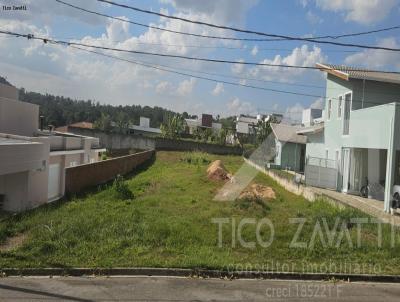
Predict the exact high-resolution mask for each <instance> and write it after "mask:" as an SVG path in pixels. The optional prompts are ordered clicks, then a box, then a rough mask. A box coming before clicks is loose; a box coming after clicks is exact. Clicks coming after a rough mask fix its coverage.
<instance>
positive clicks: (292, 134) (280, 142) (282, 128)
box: [268, 123, 307, 172]
mask: <svg viewBox="0 0 400 302" xmlns="http://www.w3.org/2000/svg"><path fill="white" fill-rule="evenodd" d="M271 129H272V136H273V138H274V139H273V140H269V144H268V145H269V146H273V148H274V149H275V156H274V157H273V159H272V160H271V161H270V162H269V164H268V165H269V167H271V168H272V167H276V168H281V169H287V170H292V171H296V172H303V171H304V164H305V152H306V141H307V139H306V138H305V137H304V136H302V135H298V134H297V131H298V130H299V129H300V127H297V126H291V125H286V124H274V123H271Z"/></svg>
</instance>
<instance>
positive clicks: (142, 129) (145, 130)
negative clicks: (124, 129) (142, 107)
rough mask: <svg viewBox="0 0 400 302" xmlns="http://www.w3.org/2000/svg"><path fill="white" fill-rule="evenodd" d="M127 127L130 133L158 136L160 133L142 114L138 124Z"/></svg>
mask: <svg viewBox="0 0 400 302" xmlns="http://www.w3.org/2000/svg"><path fill="white" fill-rule="evenodd" d="M129 129H130V132H131V133H133V134H139V135H146V136H158V135H160V134H161V130H160V128H152V127H150V119H149V118H147V117H142V116H141V117H140V119H139V125H138V126H137V125H132V126H129Z"/></svg>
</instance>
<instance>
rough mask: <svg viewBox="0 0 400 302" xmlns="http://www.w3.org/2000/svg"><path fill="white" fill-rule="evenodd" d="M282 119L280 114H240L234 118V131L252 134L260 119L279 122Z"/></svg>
mask: <svg viewBox="0 0 400 302" xmlns="http://www.w3.org/2000/svg"><path fill="white" fill-rule="evenodd" d="M282 119H283V115H281V114H275V113H274V114H270V115H261V114H259V115H257V116H251V115H243V114H242V115H240V116H238V117H237V118H236V133H239V134H245V135H246V134H247V135H253V134H255V131H256V129H257V125H258V123H259V122H260V121H264V122H268V121H270V120H273V121H275V122H276V123H280V122H281V121H282Z"/></svg>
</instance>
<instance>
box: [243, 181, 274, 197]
mask: <svg viewBox="0 0 400 302" xmlns="http://www.w3.org/2000/svg"><path fill="white" fill-rule="evenodd" d="M239 199H264V200H270V199H276V194H275V192H274V190H273V189H272V188H270V187H266V186H262V185H259V184H253V185H251V186H249V187H247V188H246V189H245V190H244V191H243V192H242V193H241V194H240V196H239Z"/></svg>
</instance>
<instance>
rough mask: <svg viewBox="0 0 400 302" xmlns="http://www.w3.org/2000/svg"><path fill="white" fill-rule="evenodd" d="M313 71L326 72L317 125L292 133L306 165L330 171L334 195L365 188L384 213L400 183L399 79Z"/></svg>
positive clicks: (341, 69) (335, 69) (337, 69)
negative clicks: (302, 140) (301, 142)
mask: <svg viewBox="0 0 400 302" xmlns="http://www.w3.org/2000/svg"><path fill="white" fill-rule="evenodd" d="M317 67H319V68H320V69H321V71H323V72H326V73H327V87H326V102H325V114H324V118H323V123H320V124H316V125H313V126H310V127H306V128H303V129H301V130H299V131H298V133H299V134H301V135H305V136H306V137H307V148H306V157H307V163H308V165H310V166H313V165H315V166H324V167H326V168H328V167H329V169H332V171H334V170H335V171H336V172H337V173H336V176H335V178H336V179H333V178H331V180H333V181H334V182H335V184H334V187H335V189H336V190H338V191H341V192H344V193H349V194H356V195H359V194H360V190H361V188H362V187H363V186H366V185H367V184H369V185H370V188H371V189H370V192H369V193H370V197H371V198H374V199H381V200H384V202H385V206H384V209H385V211H389V210H390V202H391V199H392V188H393V185H395V184H400V165H399V150H400V111H399V110H400V105H399V103H398V102H399V101H400V75H399V74H395V73H384V72H372V71H368V70H361V69H359V70H358V69H354V68H349V67H345V66H334V65H326V64H317ZM310 171H311V170H310ZM311 174H312V173H310V175H309V177H312V175H311ZM306 180H307V172H306Z"/></svg>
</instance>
